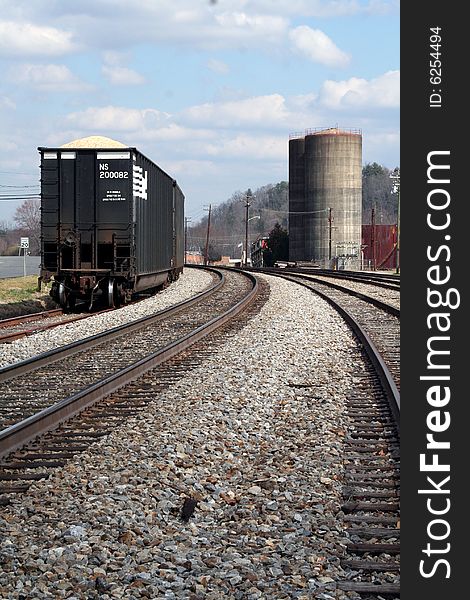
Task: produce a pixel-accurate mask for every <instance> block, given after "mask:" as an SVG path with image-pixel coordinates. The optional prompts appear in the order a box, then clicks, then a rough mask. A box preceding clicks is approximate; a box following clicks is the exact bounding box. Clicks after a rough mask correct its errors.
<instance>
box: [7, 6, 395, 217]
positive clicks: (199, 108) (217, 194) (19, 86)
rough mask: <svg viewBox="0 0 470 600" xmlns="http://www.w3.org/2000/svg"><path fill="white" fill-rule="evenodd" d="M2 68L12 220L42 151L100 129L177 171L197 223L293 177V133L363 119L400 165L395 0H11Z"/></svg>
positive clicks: (367, 132)
mask: <svg viewBox="0 0 470 600" xmlns="http://www.w3.org/2000/svg"><path fill="white" fill-rule="evenodd" d="M0 69H1V78H0V132H1V139H2V152H0V186H1V187H0V223H1V222H2V221H11V220H12V216H13V213H14V210H15V208H16V207H17V206H18V204H19V202H14V201H11V200H7V199H5V198H6V197H7V194H22V193H24V192H26V191H34V190H35V188H34V187H32V188H30V187H28V188H24V189H23V188H21V187H20V186H35V185H36V186H37V185H38V179H39V168H38V153H37V147H38V146H58V145H61V144H63V143H66V142H69V141H71V140H73V139H76V138H79V137H84V136H88V135H104V136H107V137H111V138H113V139H116V140H119V141H121V142H123V143H125V144H128V145H130V146H136V147H137V148H139V150H141V151H142V152H143V153H144V154H146V155H147V156H148V157H149V158H151V159H152V160H154V161H155V162H156V163H157V164H158V165H159V166H160V167H162V168H163V169H164V170H165V171H167V172H168V173H169V174H170V175H172V176H173V177H175V179H177V181H178V183H179V185H180V186H181V188H182V189H183V191H184V193H185V196H186V214H187V215H188V216H190V217H192V220H193V222H195V221H197V220H198V218H199V217H201V216H202V215H203V214H205V213H204V212H203V206H205V205H207V204H209V203H212V204H213V205H217V204H219V203H221V202H224V201H225V200H227V199H228V198H229V197H230V196H231V195H232V193H233V192H235V191H238V190H246V189H247V188H249V187H250V188H252V189H256V188H257V187H260V186H262V185H266V184H268V183H277V182H278V181H281V180H287V179H288V152H287V150H288V139H289V134H290V133H292V132H299V131H303V130H305V129H309V128H315V127H330V126H334V125H336V124H338V125H339V126H340V127H345V128H350V127H352V128H361V129H362V131H363V162H364V163H367V162H374V161H376V162H379V163H381V164H383V165H385V166H387V167H389V168H394V167H395V166H398V165H399V6H398V2H396V1H386V0H370V1H369V0H367V1H361V0H333V1H327V0H325V1H322V0H217V1H214V0H212V1H209V0H171V1H170V0H140V1H139V0H137V1H136V2H134V3H130V2H128V0H93V1H91V0H80V1H78V2H76V1H72V0H29V1H23V0H16V1H15V2H11V1H10V0H0ZM6 186H18V187H6Z"/></svg>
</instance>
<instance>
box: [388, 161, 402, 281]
mask: <svg viewBox="0 0 470 600" xmlns="http://www.w3.org/2000/svg"><path fill="white" fill-rule="evenodd" d="M390 179H392V181H393V188H392V194H396V195H397V198H398V217H397V264H396V272H397V273H399V272H400V169H399V168H398V167H396V168H395V169H394V170H393V171H392V172H391V173H390Z"/></svg>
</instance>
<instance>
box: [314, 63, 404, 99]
mask: <svg viewBox="0 0 470 600" xmlns="http://www.w3.org/2000/svg"><path fill="white" fill-rule="evenodd" d="M320 102H321V104H322V105H323V106H326V107H328V108H366V107H369V108H398V107H399V105H400V72H399V71H388V72H387V73H384V74H383V75H380V77H377V78H375V79H371V80H370V81H368V80H367V79H360V78H357V77H352V78H351V79H348V80H347V81H331V80H327V81H325V82H324V84H323V86H322V88H321V91H320Z"/></svg>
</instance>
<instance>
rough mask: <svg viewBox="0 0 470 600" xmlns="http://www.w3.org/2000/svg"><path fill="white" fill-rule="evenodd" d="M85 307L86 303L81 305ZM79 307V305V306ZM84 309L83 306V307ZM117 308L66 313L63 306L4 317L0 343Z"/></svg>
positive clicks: (1, 323)
mask: <svg viewBox="0 0 470 600" xmlns="http://www.w3.org/2000/svg"><path fill="white" fill-rule="evenodd" d="M140 301H141V299H140V298H139V299H137V300H133V301H132V302H130V303H129V304H128V306H130V305H131V304H135V303H136V302H140ZM81 306H82V307H85V306H86V305H85V304H82V305H81ZM77 309H78V306H77ZM82 310H83V308H82ZM113 310H116V309H115V308H104V309H102V310H96V311H94V312H84V313H79V314H77V313H65V312H64V311H63V309H62V308H55V309H52V310H45V311H41V312H38V313H33V314H30V315H23V316H19V317H10V318H9V319H3V320H1V321H0V344H5V343H7V344H8V343H9V342H13V341H14V340H19V339H21V338H23V337H26V336H29V335H34V334H36V333H39V332H40V331H46V330H48V329H53V328H54V327H59V326H60V325H64V324H65V323H73V322H75V321H81V320H82V319H87V318H89V317H92V316H94V315H100V314H102V313H105V312H111V311H113Z"/></svg>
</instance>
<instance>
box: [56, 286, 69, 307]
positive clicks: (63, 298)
mask: <svg viewBox="0 0 470 600" xmlns="http://www.w3.org/2000/svg"><path fill="white" fill-rule="evenodd" d="M57 295H58V297H59V304H60V306H61V307H62V308H63V309H64V310H65V309H66V308H67V290H66V288H65V285H64V284H63V283H62V282H60V283H59V291H58V294H57Z"/></svg>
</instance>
